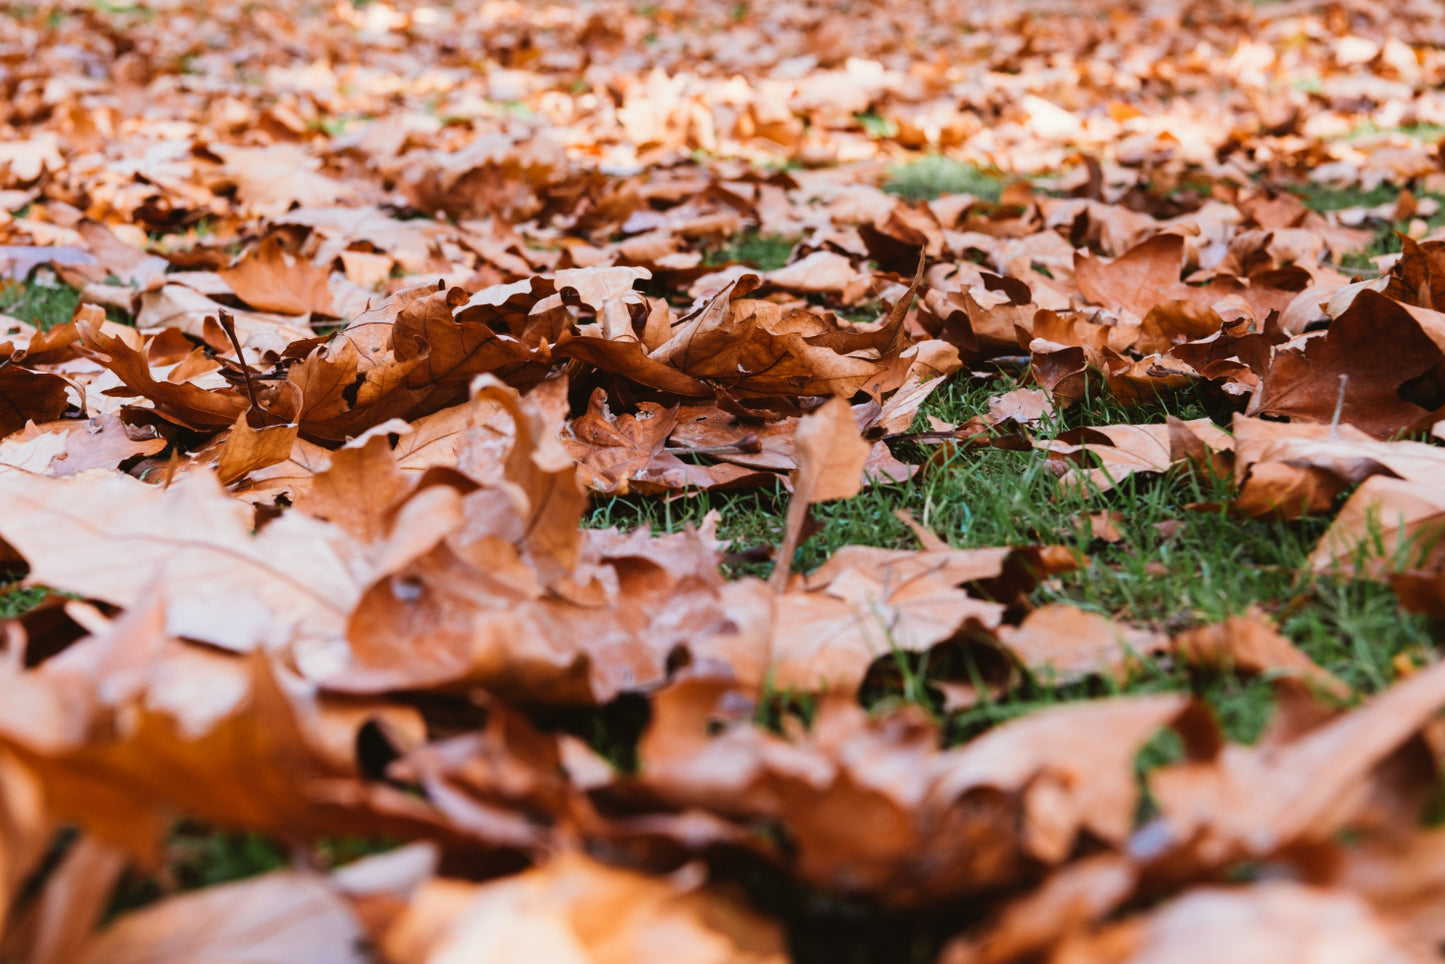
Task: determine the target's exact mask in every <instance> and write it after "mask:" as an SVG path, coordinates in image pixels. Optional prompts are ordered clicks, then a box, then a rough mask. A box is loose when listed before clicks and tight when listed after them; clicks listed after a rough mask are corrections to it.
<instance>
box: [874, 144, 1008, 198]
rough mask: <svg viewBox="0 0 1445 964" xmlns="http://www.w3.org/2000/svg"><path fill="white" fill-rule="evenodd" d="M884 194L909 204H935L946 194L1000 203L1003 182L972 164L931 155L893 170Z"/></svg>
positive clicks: (890, 172)
mask: <svg viewBox="0 0 1445 964" xmlns="http://www.w3.org/2000/svg"><path fill="white" fill-rule="evenodd" d="M883 190H885V191H887V192H889V193H890V194H896V195H898V196H899V197H901V198H905V199H907V200H909V201H932V200H934V199H935V198H939V197H942V196H943V195H945V194H972V195H974V196H976V197H978V198H980V199H982V200H985V201H997V200H998V199H999V195H1000V194H1001V193H1002V192H1003V178H1002V176H1000V175H999V174H998V173H996V172H992V171H987V170H984V169H982V168H979V167H975V166H973V165H972V164H964V163H962V162H960V161H955V160H953V159H952V158H949V157H944V156H942V155H941V154H929V155H927V156H926V157H921V158H919V159H918V160H916V161H910V162H909V163H907V164H900V165H898V166H897V167H894V168H893V169H892V170H890V171H889V172H888V179H887V180H886V181H884V182H883Z"/></svg>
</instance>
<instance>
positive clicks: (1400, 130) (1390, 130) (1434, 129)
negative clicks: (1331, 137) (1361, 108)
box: [1344, 120, 1445, 143]
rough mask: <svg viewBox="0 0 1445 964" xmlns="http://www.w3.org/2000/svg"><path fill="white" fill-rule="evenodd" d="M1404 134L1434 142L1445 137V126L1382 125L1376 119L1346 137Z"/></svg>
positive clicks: (1413, 138)
mask: <svg viewBox="0 0 1445 964" xmlns="http://www.w3.org/2000/svg"><path fill="white" fill-rule="evenodd" d="M1396 134H1399V135H1403V136H1405V137H1408V138H1410V139H1411V140H1417V141H1429V142H1432V143H1433V142H1434V141H1438V140H1440V138H1442V137H1445V127H1442V126H1441V125H1439V124H1404V125H1402V126H1398V127H1380V126H1378V125H1377V124H1375V122H1374V121H1371V120H1367V121H1365V122H1364V123H1362V124H1359V125H1357V126H1355V127H1354V128H1352V129H1351V130H1350V131H1349V133H1347V134H1346V135H1345V137H1344V139H1345V140H1347V141H1358V140H1364V139H1366V138H1370V137H1388V136H1390V135H1396Z"/></svg>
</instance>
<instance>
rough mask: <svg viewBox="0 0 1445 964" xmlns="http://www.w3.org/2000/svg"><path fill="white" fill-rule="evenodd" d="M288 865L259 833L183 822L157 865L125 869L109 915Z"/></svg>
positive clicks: (169, 836)
mask: <svg viewBox="0 0 1445 964" xmlns="http://www.w3.org/2000/svg"><path fill="white" fill-rule="evenodd" d="M287 863H288V861H287V857H286V852H285V850H284V849H282V847H281V846H280V845H279V844H277V843H276V842H274V841H272V840H271V839H269V838H267V837H264V836H262V835H260V834H255V833H240V832H234V831H227V830H221V829H218V828H216V827H212V826H210V825H208V824H204V823H201V822H199V821H195V820H181V821H178V822H177V823H176V825H175V826H174V827H172V828H171V831H170V833H169V834H167V836H166V840H165V844H164V846H163V862H162V863H161V864H160V866H159V868H158V869H157V870H155V871H153V872H147V871H143V870H139V869H132V870H130V871H127V873H126V874H125V875H124V876H123V877H122V878H121V880H120V883H119V884H117V885H116V889H115V892H114V893H113V894H112V895H111V902H110V907H109V909H108V912H107V914H108V916H110V917H114V916H116V915H118V914H122V913H125V912H126V911H128V910H133V909H135V908H137V907H142V906H144V905H146V904H149V903H152V902H153V901H155V900H158V899H159V898H161V897H163V896H165V895H166V894H170V893H175V892H177V891H187V890H196V889H198V888H201V887H210V886H213V885H215V884H224V883H227V882H229V881H233V880H243V879H245V878H247V877H254V876H256V875H257V874H264V873H268V872H269V871H272V870H279V869H281V868H282V867H285V866H286V865H287Z"/></svg>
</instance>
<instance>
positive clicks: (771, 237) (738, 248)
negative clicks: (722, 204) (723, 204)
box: [703, 231, 794, 271]
mask: <svg viewBox="0 0 1445 964" xmlns="http://www.w3.org/2000/svg"><path fill="white" fill-rule="evenodd" d="M793 244H794V242H793V241H791V240H789V239H788V238H784V237H780V236H778V235H776V234H759V233H758V232H757V231H744V232H743V233H741V234H736V235H734V236H733V237H731V238H729V239H728V240H727V241H725V242H724V243H722V244H720V245H718V246H717V247H714V248H710V249H708V251H707V252H706V254H704V256H703V263H704V264H710V265H723V264H732V263H733V262H735V261H741V262H742V263H743V264H748V265H751V266H753V267H754V268H757V269H758V270H760V271H774V270H776V269H778V268H781V267H782V266H783V265H785V264H787V263H788V258H789V256H791V255H792V253H793Z"/></svg>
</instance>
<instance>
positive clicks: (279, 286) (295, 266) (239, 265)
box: [218, 234, 334, 316]
mask: <svg viewBox="0 0 1445 964" xmlns="http://www.w3.org/2000/svg"><path fill="white" fill-rule="evenodd" d="M218 274H220V276H221V278H222V279H223V280H224V281H225V282H226V284H228V285H230V286H231V290H233V291H234V292H236V295H237V297H239V298H240V299H241V300H242V301H244V302H246V304H248V305H250V306H251V307H252V308H255V309H257V310H258V311H274V312H276V313H277V314H282V315H305V314H317V315H327V316H330V315H332V314H333V312H334V309H333V308H332V303H331V289H330V287H329V283H330V273H329V272H328V271H326V270H325V269H323V268H318V267H316V266H315V265H313V264H311V263H310V262H309V261H305V260H303V259H302V258H300V257H298V256H296V255H295V254H292V253H289V252H287V251H285V250H284V249H283V248H282V247H281V238H280V236H279V235H275V234H273V235H271V236H270V237H268V238H266V240H264V241H262V242H261V243H260V244H258V245H256V247H254V248H252V249H251V250H250V251H248V252H246V253H245V254H244V255H242V256H241V258H240V260H238V261H237V262H236V263H235V264H234V265H232V266H231V267H229V268H222V269H221V270H220V271H219V272H218Z"/></svg>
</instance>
